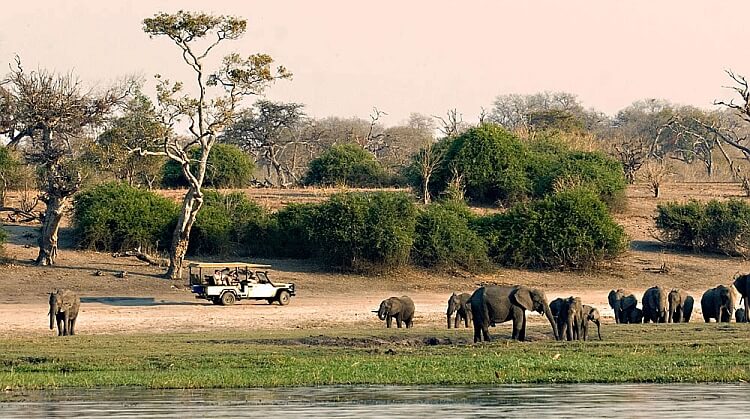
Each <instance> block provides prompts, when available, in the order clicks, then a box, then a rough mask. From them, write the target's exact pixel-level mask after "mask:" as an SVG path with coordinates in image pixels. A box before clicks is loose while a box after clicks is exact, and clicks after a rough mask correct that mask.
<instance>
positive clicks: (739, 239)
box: [656, 199, 750, 255]
mask: <svg viewBox="0 0 750 419" xmlns="http://www.w3.org/2000/svg"><path fill="white" fill-rule="evenodd" d="M656 228H657V229H659V231H660V233H661V237H662V239H663V240H664V241H667V242H670V243H674V244H677V245H680V246H687V247H691V248H693V249H694V250H704V251H710V252H720V253H726V254H731V255H739V254H743V255H744V254H747V251H748V249H750V205H748V204H747V203H745V201H742V200H739V199H730V200H729V201H725V202H720V201H716V200H711V201H709V202H707V203H703V202H698V201H695V200H692V201H689V202H687V203H685V204H680V203H676V202H670V203H667V204H660V205H659V206H658V207H657V216H656Z"/></svg>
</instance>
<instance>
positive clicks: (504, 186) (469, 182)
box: [435, 124, 531, 203]
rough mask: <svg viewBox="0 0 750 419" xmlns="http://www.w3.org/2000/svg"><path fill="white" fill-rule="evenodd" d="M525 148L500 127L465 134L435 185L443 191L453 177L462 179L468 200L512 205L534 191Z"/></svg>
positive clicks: (451, 151)
mask: <svg viewBox="0 0 750 419" xmlns="http://www.w3.org/2000/svg"><path fill="white" fill-rule="evenodd" d="M526 153H527V151H526V145H525V144H524V143H523V142H521V140H519V139H518V138H517V137H516V136H514V135H513V134H511V133H509V132H508V131H506V130H505V129H504V128H502V127H500V126H499V125H492V124H485V125H481V126H479V127H476V128H472V129H470V130H468V131H466V132H465V133H464V134H462V135H460V136H459V137H457V138H456V139H455V140H453V142H452V143H451V145H450V147H449V148H448V151H447V152H446V157H445V160H444V161H443V164H442V167H441V169H440V170H439V171H438V172H437V173H435V178H436V179H435V181H436V183H438V184H440V185H441V190H444V189H445V188H446V187H447V185H448V183H449V182H450V180H451V177H452V176H454V174H456V173H457V174H459V175H461V176H463V182H464V186H465V187H466V196H467V197H468V198H470V199H472V200H475V201H477V202H485V203H495V202H497V201H500V202H503V203H512V202H516V201H520V200H523V199H524V198H525V197H526V196H527V195H528V193H529V191H530V189H531V181H530V180H529V178H528V176H527V175H526V172H525V165H526V164H525V161H526V159H527V156H526Z"/></svg>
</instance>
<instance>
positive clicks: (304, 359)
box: [0, 323, 750, 390]
mask: <svg viewBox="0 0 750 419" xmlns="http://www.w3.org/2000/svg"><path fill="white" fill-rule="evenodd" d="M494 332H495V335H494V336H496V337H497V338H498V339H497V340H496V341H495V342H492V343H491V344H483V345H477V346H474V345H472V344H467V342H469V341H470V339H471V332H470V331H468V330H466V329H460V330H458V331H456V330H450V331H449V330H427V329H412V330H383V329H380V330H367V331H364V330H340V329H337V330H316V331H285V332H279V333H273V334H271V333H269V332H247V333H231V334H227V333H221V332H210V333H206V334H167V335H92V336H86V335H83V336H74V337H67V338H56V337H35V338H12V339H6V340H3V341H0V385H1V386H2V387H1V388H2V389H5V388H9V389H12V390H15V389H41V388H59V387H104V386H142V387H150V388H232V387H235V388H237V387H273V386H306V385H330V384H504V383H576V382H611V383H614V382H713V381H717V382H718V381H723V382H727V381H730V382H731V381H740V380H744V381H750V325H745V324H734V323H732V324H730V325H717V324H708V325H707V324H703V323H693V324H681V325H624V326H619V327H615V326H614V325H612V326H609V327H606V328H605V330H604V334H605V339H606V340H604V341H602V342H599V341H589V342H554V341H550V340H548V339H543V337H544V336H543V335H542V334H541V333H542V332H544V333H547V332H548V328H543V327H542V326H537V327H533V328H531V332H530V336H532V337H538V338H539V339H538V340H536V341H532V342H524V343H521V342H512V341H508V340H507V339H506V338H507V335H508V333H509V330H508V329H507V328H505V327H503V328H498V329H497V330H494Z"/></svg>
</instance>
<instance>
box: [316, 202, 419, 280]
mask: <svg viewBox="0 0 750 419" xmlns="http://www.w3.org/2000/svg"><path fill="white" fill-rule="evenodd" d="M315 218H316V221H315V224H316V226H317V228H316V231H315V244H316V246H317V249H318V254H319V255H320V256H321V257H322V258H323V260H324V261H326V262H327V263H328V264H329V265H331V266H335V267H340V268H343V269H352V268H353V269H362V268H369V267H377V268H391V267H395V266H400V265H403V264H405V263H406V262H407V261H408V259H409V252H410V250H411V246H412V242H413V240H414V225H415V222H416V208H415V206H414V203H413V202H412V200H411V198H410V197H409V196H408V195H407V194H405V193H388V192H373V193H343V194H336V195H333V196H332V197H331V198H330V199H329V200H328V201H326V202H324V203H322V204H320V206H319V208H318V211H317V215H316V217H315Z"/></svg>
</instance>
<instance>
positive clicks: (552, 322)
mask: <svg viewBox="0 0 750 419" xmlns="http://www.w3.org/2000/svg"><path fill="white" fill-rule="evenodd" d="M544 315H545V316H547V320H549V324H550V325H551V326H552V333H553V334H554V335H555V340H560V334H559V333H557V322H555V317H554V316H553V315H552V310H550V309H549V305H547V304H545V305H544Z"/></svg>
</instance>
